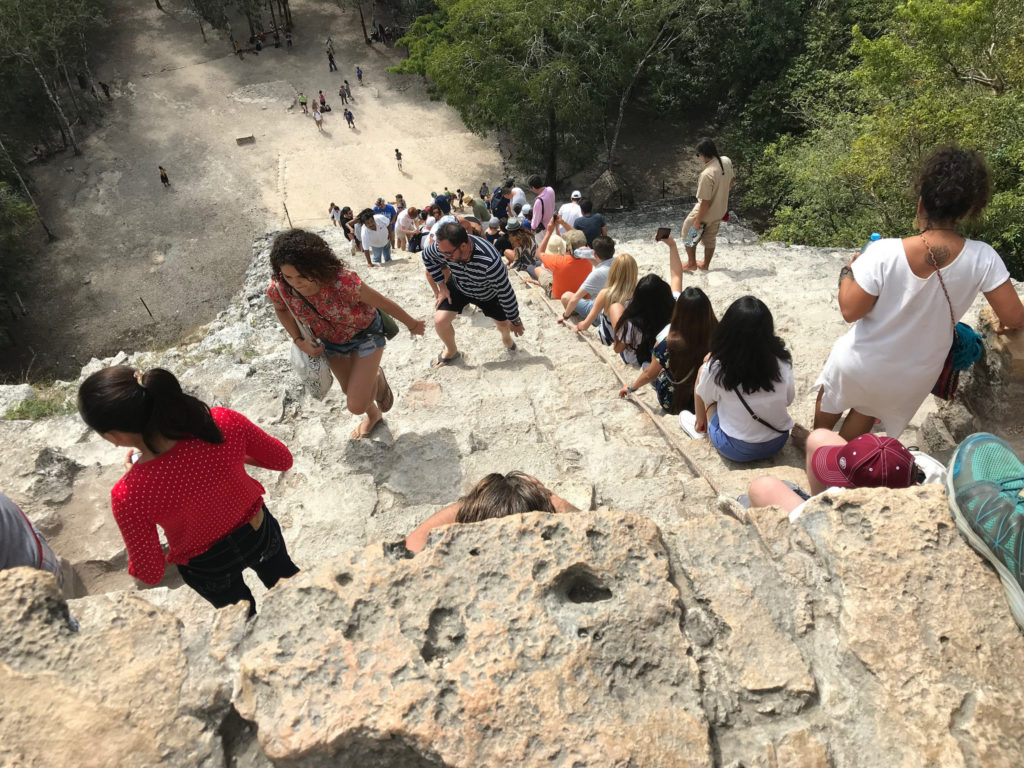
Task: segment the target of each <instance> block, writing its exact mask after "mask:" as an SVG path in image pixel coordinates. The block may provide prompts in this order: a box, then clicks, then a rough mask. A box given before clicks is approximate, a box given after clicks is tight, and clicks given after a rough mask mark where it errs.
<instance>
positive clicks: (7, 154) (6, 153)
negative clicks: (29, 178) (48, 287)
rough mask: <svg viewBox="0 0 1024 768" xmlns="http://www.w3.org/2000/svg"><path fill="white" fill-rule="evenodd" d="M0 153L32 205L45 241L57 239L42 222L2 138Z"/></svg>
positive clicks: (41, 216) (33, 200) (37, 208)
mask: <svg viewBox="0 0 1024 768" xmlns="http://www.w3.org/2000/svg"><path fill="white" fill-rule="evenodd" d="M0 152H3V153H4V155H5V156H6V157H7V162H8V163H9V164H10V166H11V169H12V170H13V171H14V175H15V176H16V177H17V178H18V184H20V185H21V191H22V192H23V193H24V194H25V197H26V198H27V199H28V201H29V202H30V203H32V209H33V210H34V211H35V212H36V218H37V219H39V223H40V224H41V225H42V227H43V231H44V232H46V239H47V241H48V242H51V243H52V242H53V241H54V240H56V239H57V236H56V235H55V234H53V232H51V231H50V228H49V227H48V226H46V222H45V221H43V214H41V213H40V212H39V206H38V205H36V201H35V198H34V197H32V193H31V192H29V190H28V184H26V183H25V179H24V178H22V176H21V172H20V171H19V170H18V166H17V165H15V164H14V158H13V157H11V155H10V153H9V152H8V151H7V147H5V146H4V140H3V138H0Z"/></svg>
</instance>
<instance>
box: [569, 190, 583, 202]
mask: <svg viewBox="0 0 1024 768" xmlns="http://www.w3.org/2000/svg"><path fill="white" fill-rule="evenodd" d="M570 199H572V200H581V199H583V195H582V194H581V193H580V191H579V190H578V189H574V190H573V191H572V197H571V198H570Z"/></svg>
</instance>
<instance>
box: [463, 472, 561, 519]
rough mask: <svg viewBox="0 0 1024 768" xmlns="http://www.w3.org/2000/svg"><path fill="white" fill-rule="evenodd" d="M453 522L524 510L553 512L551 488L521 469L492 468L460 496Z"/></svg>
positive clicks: (503, 515) (517, 513)
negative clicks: (503, 469) (504, 471)
mask: <svg viewBox="0 0 1024 768" xmlns="http://www.w3.org/2000/svg"><path fill="white" fill-rule="evenodd" d="M460 502H461V504H462V505H461V506H460V507H459V511H458V513H456V515H455V522H457V523H479V522H481V521H483V520H493V519H495V518H499V517H507V516H508V515H521V514H523V513H525V512H554V511H555V508H554V506H553V505H552V504H551V491H549V490H547V489H546V488H544V487H542V486H540V485H538V484H537V483H536V482H534V480H533V478H532V477H530V476H529V475H527V474H524V473H523V472H519V471H513V472H509V473H508V474H507V475H502V474H499V473H498V472H492V473H491V474H489V475H487V477H485V478H484V479H483V480H481V481H480V482H479V483H477V484H476V487H475V488H473V490H471V491H470V492H469V493H467V494H466V495H465V496H463V497H462V498H461V499H460Z"/></svg>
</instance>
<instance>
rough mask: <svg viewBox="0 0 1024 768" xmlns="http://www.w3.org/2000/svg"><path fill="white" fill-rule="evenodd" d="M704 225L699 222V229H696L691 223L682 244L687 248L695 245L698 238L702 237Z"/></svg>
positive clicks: (698, 240)
mask: <svg viewBox="0 0 1024 768" xmlns="http://www.w3.org/2000/svg"><path fill="white" fill-rule="evenodd" d="M704 227H705V225H704V224H701V225H700V229H699V230H698V229H697V228H696V227H694V226H693V225H691V226H690V231H689V232H687V233H686V239H685V240H683V245H685V246H686V247H687V248H694V247H696V245H697V243H699V242H700V239H701V238H702V237H704Z"/></svg>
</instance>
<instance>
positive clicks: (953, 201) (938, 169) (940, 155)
mask: <svg viewBox="0 0 1024 768" xmlns="http://www.w3.org/2000/svg"><path fill="white" fill-rule="evenodd" d="M915 191H916V192H917V194H918V195H919V196H920V198H921V204H922V205H923V206H924V210H925V212H926V213H927V214H928V218H929V219H930V220H931V222H932V223H945V222H950V221H959V220H960V219H962V218H964V217H965V216H969V217H974V216H977V215H978V214H979V213H981V212H982V210H984V208H985V206H986V205H988V201H989V198H990V197H991V195H992V177H991V175H990V174H989V172H988V166H986V165H985V158H983V157H982V156H981V154H980V153H979V152H974V151H972V150H967V149H960V148H959V147H939V148H938V149H936V150H935V151H933V152H932V153H931V155H929V156H928V159H927V160H925V162H924V165H923V166H922V167H921V172H920V174H919V175H918V177H917V184H916V185H915ZM921 224H922V225H924V224H926V222H921Z"/></svg>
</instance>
